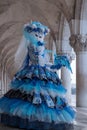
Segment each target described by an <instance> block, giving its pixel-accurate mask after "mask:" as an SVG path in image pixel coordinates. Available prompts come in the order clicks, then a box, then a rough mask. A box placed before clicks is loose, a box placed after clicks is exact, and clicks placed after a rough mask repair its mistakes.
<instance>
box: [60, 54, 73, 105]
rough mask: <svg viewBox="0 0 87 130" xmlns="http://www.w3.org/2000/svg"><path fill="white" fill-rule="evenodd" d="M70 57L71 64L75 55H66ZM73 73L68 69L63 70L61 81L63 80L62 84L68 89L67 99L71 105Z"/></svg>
mask: <svg viewBox="0 0 87 130" xmlns="http://www.w3.org/2000/svg"><path fill="white" fill-rule="evenodd" d="M64 55H66V56H67V57H68V59H69V61H70V63H71V61H72V60H73V58H74V57H73V56H74V55H73V54H71V53H66V54H64ZM70 73H71V72H70V71H69V70H68V69H67V68H66V67H63V68H62V69H61V79H62V84H63V86H64V87H65V88H66V89H67V93H66V99H67V101H68V102H69V103H71V74H70Z"/></svg>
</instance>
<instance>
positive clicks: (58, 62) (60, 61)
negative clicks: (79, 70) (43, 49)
mask: <svg viewBox="0 0 87 130" xmlns="http://www.w3.org/2000/svg"><path fill="white" fill-rule="evenodd" d="M63 66H64V67H66V68H68V69H69V70H70V71H71V72H72V69H71V66H70V62H69V60H68V58H67V57H66V56H60V55H55V58H54V65H52V66H51V69H60V68H61V67H63Z"/></svg>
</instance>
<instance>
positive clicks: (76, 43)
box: [69, 34, 87, 52]
mask: <svg viewBox="0 0 87 130" xmlns="http://www.w3.org/2000/svg"><path fill="white" fill-rule="evenodd" d="M69 40H70V45H71V46H72V47H73V48H74V50H75V52H78V51H87V34H86V35H84V36H82V35H71V37H70V38H69Z"/></svg>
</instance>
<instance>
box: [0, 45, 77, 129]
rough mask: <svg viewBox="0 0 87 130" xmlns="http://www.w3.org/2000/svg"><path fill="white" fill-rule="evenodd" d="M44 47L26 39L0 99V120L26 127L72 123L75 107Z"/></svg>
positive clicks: (53, 126)
mask: <svg viewBox="0 0 87 130" xmlns="http://www.w3.org/2000/svg"><path fill="white" fill-rule="evenodd" d="M44 50H45V48H44V46H39V47H35V46H33V45H32V44H31V43H30V45H29V47H28V51H27V55H26V57H25V60H24V62H23V65H22V68H21V69H20V70H19V71H18V72H17V73H16V74H15V76H14V78H13V80H12V81H11V83H10V87H11V89H10V90H9V91H8V92H7V93H6V94H5V95H4V96H3V97H2V98H1V99H0V122H1V123H3V124H6V125H10V126H14V127H19V128H24V129H29V130H30V129H34V130H51V129H53V130H57V129H58V126H59V125H60V126H63V124H68V125H70V124H72V123H73V120H74V118H75V111H74V109H73V108H72V107H71V106H69V104H68V102H67V101H66V99H65V94H66V89H65V88H64V87H63V85H62V83H61V80H60V79H59V77H58V75H57V73H56V72H55V71H53V70H51V69H50V67H49V66H47V57H46V56H45V54H44ZM60 126H59V127H60Z"/></svg>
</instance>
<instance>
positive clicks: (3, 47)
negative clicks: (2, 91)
mask: <svg viewBox="0 0 87 130" xmlns="http://www.w3.org/2000/svg"><path fill="white" fill-rule="evenodd" d="M81 2H82V0H0V63H1V66H0V68H1V69H4V68H5V69H6V71H7V73H8V74H9V75H10V76H13V74H14V73H15V72H16V70H17V68H15V67H14V56H15V53H16V51H17V48H18V45H19V43H20V39H21V37H22V29H23V25H24V24H25V23H27V22H30V21H31V20H32V21H33V20H35V21H40V22H42V23H44V24H45V25H47V26H49V28H50V29H51V36H52V37H53V38H54V40H55V33H59V26H60V23H61V21H62V20H64V19H66V21H67V22H68V23H69V24H70V21H71V20H72V19H74V18H75V17H77V18H78V16H79V13H78V12H79V10H80V7H81ZM77 4H78V9H79V10H78V12H77V14H76V13H75V11H76V10H77V8H76V6H77ZM75 14H76V15H75ZM69 26H70V25H69Z"/></svg>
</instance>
